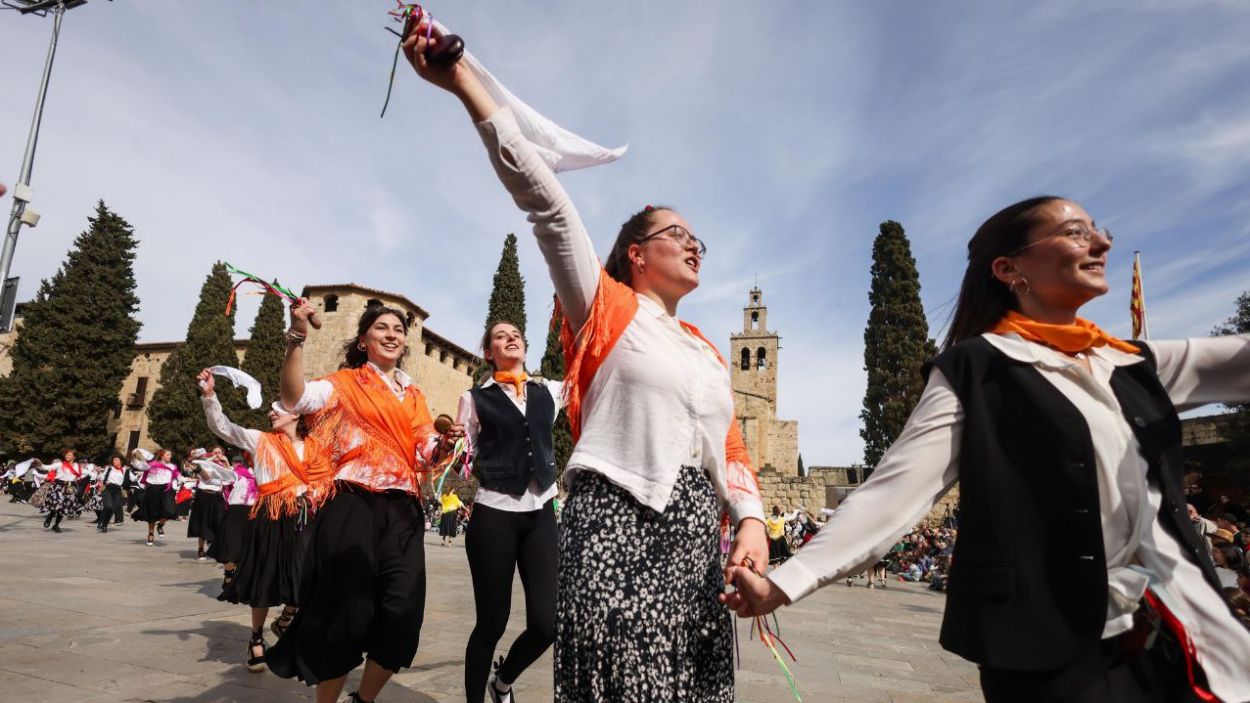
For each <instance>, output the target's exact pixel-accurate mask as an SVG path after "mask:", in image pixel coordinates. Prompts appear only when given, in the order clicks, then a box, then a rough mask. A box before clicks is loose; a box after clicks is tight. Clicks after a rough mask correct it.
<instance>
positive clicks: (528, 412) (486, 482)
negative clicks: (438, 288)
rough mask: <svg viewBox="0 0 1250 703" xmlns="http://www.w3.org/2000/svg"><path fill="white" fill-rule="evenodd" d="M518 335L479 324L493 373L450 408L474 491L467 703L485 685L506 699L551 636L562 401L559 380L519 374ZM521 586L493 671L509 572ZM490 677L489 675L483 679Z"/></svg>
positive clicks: (468, 542) (478, 697) (494, 696)
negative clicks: (521, 608)
mask: <svg viewBox="0 0 1250 703" xmlns="http://www.w3.org/2000/svg"><path fill="white" fill-rule="evenodd" d="M525 348H526V347H525V337H524V336H523V335H522V334H521V331H520V330H519V329H517V327H516V325H514V324H513V323H511V322H503V321H501V322H495V323H494V324H492V325H490V326H489V327H488V328H487V329H486V333H485V334H484V335H483V339H482V349H483V353H484V355H485V357H486V361H487V362H488V363H490V365H491V367H492V368H493V369H494V374H493V375H492V376H491V377H490V378H488V379H487V380H486V382H485V383H483V384H482V385H481V386H479V387H477V388H473V389H470V390H467V391H465V392H464V394H463V395H461V396H460V406H459V409H458V411H457V413H456V426H455V429H456V430H457V431H463V432H464V433H465V436H466V439H467V441H468V443H469V446H470V447H471V448H472V452H473V457H474V473H475V474H476V475H477V479H478V484H479V486H480V487H479V488H478V491H477V494H476V495H475V496H474V498H473V520H472V521H471V522H470V523H469V527H468V529H467V530H466V531H465V536H464V550H465V553H466V555H467V556H468V558H469V571H470V572H471V573H472V576H473V602H474V605H475V606H476V610H477V623H476V624H475V625H474V627H473V633H472V634H471V635H469V644H468V646H467V647H466V649H465V654H464V690H465V697H466V698H467V699H468V701H469V703H481V702H482V701H483V700H484V699H485V692H486V691H488V690H489V691H490V695H491V700H492V701H495V703H499V702H500V701H507V700H510V699H509V698H508V696H509V695H510V691H511V689H512V684H513V683H515V682H516V680H517V679H518V678H519V677H520V676H521V674H522V673H523V672H524V671H525V669H526V668H528V667H529V665H530V664H533V663H534V662H535V661H537V660H538V658H539V657H541V656H542V654H543V652H545V651H547V648H548V647H550V646H551V643H552V641H554V639H555V619H556V598H555V592H556V517H555V510H554V509H553V507H552V501H553V500H554V499H555V497H556V493H557V491H556V460H555V454H554V453H553V450H552V439H551V430H552V427H553V426H554V425H555V420H556V415H557V414H558V413H559V412H560V408H561V407H562V405H563V393H562V388H563V384H561V382H559V381H545V382H544V381H538V380H536V379H532V378H530V377H529V375H528V374H527V373H526V372H525ZM516 571H519V572H520V574H521V585H522V586H523V587H524V588H525V631H524V632H522V633H521V634H520V636H518V637H517V639H516V641H515V642H513V643H512V646H511V647H509V648H508V655H507V657H500V658H499V660H498V661H497V662H495V665H494V671H493V672H492V671H491V659H492V658H493V657H494V654H495V646H496V645H497V644H498V643H499V639H500V638H501V637H503V633H504V630H505V629H506V628H507V626H508V615H509V614H510V612H511V610H512V574H513V572H516ZM488 678H489V681H488Z"/></svg>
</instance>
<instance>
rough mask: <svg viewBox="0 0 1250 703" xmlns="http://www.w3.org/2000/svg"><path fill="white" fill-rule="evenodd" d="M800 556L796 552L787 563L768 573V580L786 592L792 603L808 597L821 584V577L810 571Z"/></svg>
mask: <svg viewBox="0 0 1250 703" xmlns="http://www.w3.org/2000/svg"><path fill="white" fill-rule="evenodd" d="M799 556H800V555H798V554H796V555H794V556H793V557H790V558H789V559H787V560H786V563H784V564H782V565H781V566H779V567H777V568H776V569H773V570H772V571H771V572H770V573H769V574H768V580H769V581H772V582H773V585H774V586H776V587H777V588H780V589H781V592H782V593H784V594H786V598H789V599H790V603H791V604H794V603H797V602H799V600H800V599H802V598H806V597H807V596H808V595H809V594H810V593H811V592H812V591H815V590H816V588H817V586H818V585H819V579H817V578H816V574H814V573H812V572H811V571H808V569H807V567H806V566H804V565H803V562H802V560H801V559H800V558H799Z"/></svg>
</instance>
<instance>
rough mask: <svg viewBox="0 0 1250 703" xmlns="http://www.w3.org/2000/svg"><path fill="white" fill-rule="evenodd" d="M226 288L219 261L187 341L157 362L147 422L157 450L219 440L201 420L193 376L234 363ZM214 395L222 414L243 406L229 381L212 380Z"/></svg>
mask: <svg viewBox="0 0 1250 703" xmlns="http://www.w3.org/2000/svg"><path fill="white" fill-rule="evenodd" d="M230 287H231V283H230V274H229V273H227V271H226V265H225V264H223V263H222V262H220V261H218V262H217V263H215V264H213V268H212V271H210V272H209V274H208V277H207V278H205V279H204V285H203V286H202V287H201V288H200V301H199V303H198V304H197V305H196V306H195V315H194V316H193V317H192V318H191V324H190V325H189V326H188V327H187V338H186V342H184V343H183V344H182V346H180V347H178V349H176V350H175V351H174V352H173V353H172V354H170V355H169V359H168V360H167V361H166V362H165V364H164V365H162V366H161V378H160V388H158V389H157V391H156V392H155V393H153V394H152V403H151V405H149V406H148V420H149V429H150V432H151V434H152V439H153V440H155V441H156V443H157V444H158V445H159V446H161V447H162V448H165V449H170V450H173V451H174V452H176V453H184V452H187V451H190V450H191V449H194V448H196V447H203V446H207V445H210V444H214V443H217V442H220V440H218V439H217V437H216V436H215V435H213V434H212V433H211V432H210V431H209V429H208V424H207V423H206V422H205V421H204V409H203V407H202V406H201V404H200V392H199V389H198V388H197V387H196V385H195V376H196V374H198V373H199V372H200V371H201V370H202V369H204V368H207V367H209V366H216V365H219V364H220V365H224V366H234V367H237V366H238V365H239V358H238V356H237V355H236V354H235V351H234V313H235V311H234V310H231V311H230V314H229V315H225V314H224V311H225V309H226V301H227V300H228V299H229V297H230ZM217 397H218V399H220V401H221V405H222V409H223V410H225V413H226V416H227V417H230V418H239V417H241V416H242V415H243V412H244V411H245V410H246V409H247V404H246V403H245V402H244V393H243V390H242V389H234V388H232V387H231V386H230V384H229V383H219V384H217Z"/></svg>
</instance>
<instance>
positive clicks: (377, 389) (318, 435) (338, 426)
mask: <svg viewBox="0 0 1250 703" xmlns="http://www.w3.org/2000/svg"><path fill="white" fill-rule="evenodd" d="M326 380H328V381H329V382H330V383H331V385H333V386H334V394H335V396H337V402H332V403H331V404H330V405H328V406H326V408H325V409H323V410H321V411H320V412H317V413H315V414H313V415H312V416H311V417H310V418H309V419H310V427H311V429H310V431H309V437H310V438H311V439H312V440H314V441H315V442H316V443H318V444H319V445H320V446H322V447H325V448H326V449H327V456H328V457H329V463H330V466H331V469H330V471H329V472H328V473H329V477H328V478H327V479H322V482H321V485H315V486H314V485H313V484H311V483H310V486H313V488H315V489H316V490H318V491H319V493H322V494H325V495H326V497H328V494H329V493H332V492H333V478H334V475H335V474H336V473H337V471H338V470H339V469H341V468H342V467H343V465H344V464H347V463H348V462H352V463H353V464H355V465H357V466H360V467H361V469H360V471H359V472H358V473H357V474H356V475H355V476H354V478H355V479H356V480H357V482H359V483H361V484H362V485H364V486H365V487H366V488H368V487H369V486H370V479H371V478H376V477H382V476H386V477H390V478H391V479H397V480H399V481H400V482H402V483H403V484H406V485H410V486H411V490H412V492H414V493H418V494H419V493H420V483H419V481H418V477H419V473H420V470H419V469H418V466H417V449H418V447H419V446H421V445H422V444H424V443H425V442H426V441H427V440H428V439H429V438H431V437H433V436H434V434H435V431H434V419H433V418H432V417H430V411H429V408H427V407H426V404H425V396H424V395H422V394H421V391H420V390H418V389H417V388H416V386H408V388H407V389H406V390H405V393H404V399H403V400H402V401H401V400H400V399H399V398H398V397H396V396H395V394H394V393H393V392H392V391H391V389H389V388H387V387H386V382H385V381H383V380H382V379H381V378H380V377H379V376H378V374H377V373H375V372H374V371H373V370H372V369H369V368H366V367H361V368H356V369H341V370H339V371H336V372H334V373H332V374H330V375H329V376H327V377H326ZM353 435H358V441H352V440H353ZM348 442H351V444H348ZM353 445H354V446H353ZM347 446H351V448H350V449H348V448H346V447H347Z"/></svg>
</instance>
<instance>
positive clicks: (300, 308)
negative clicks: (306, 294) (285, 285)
mask: <svg viewBox="0 0 1250 703" xmlns="http://www.w3.org/2000/svg"><path fill="white" fill-rule="evenodd" d="M315 312H317V308H315V307H313V305H312V303H310V302H308V299H307V298H297V299H296V300H293V301H291V331H292V332H294V333H295V334H303V335H307V334H308V318H310V317H312V315H313V313H315Z"/></svg>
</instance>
